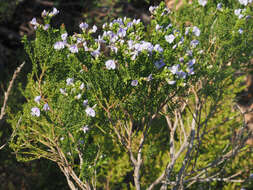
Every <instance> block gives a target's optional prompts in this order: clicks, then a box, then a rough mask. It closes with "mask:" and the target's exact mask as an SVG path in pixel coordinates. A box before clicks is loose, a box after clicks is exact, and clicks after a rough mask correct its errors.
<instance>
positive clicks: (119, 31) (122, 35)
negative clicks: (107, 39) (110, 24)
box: [117, 28, 126, 38]
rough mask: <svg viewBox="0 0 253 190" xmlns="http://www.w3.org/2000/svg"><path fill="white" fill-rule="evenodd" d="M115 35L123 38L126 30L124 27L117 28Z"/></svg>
mask: <svg viewBox="0 0 253 190" xmlns="http://www.w3.org/2000/svg"><path fill="white" fill-rule="evenodd" d="M117 35H118V36H119V37H120V38H124V37H125V36H126V30H125V29H124V28H119V30H118V32H117Z"/></svg>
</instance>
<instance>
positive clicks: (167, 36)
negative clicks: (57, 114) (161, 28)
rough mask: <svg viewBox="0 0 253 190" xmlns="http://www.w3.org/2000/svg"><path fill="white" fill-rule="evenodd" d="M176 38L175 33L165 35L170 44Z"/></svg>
mask: <svg viewBox="0 0 253 190" xmlns="http://www.w3.org/2000/svg"><path fill="white" fill-rule="evenodd" d="M174 39H175V36H174V35H173V34H170V35H166V36H165V40H166V41H167V42H169V43H170V44H171V43H172V42H173V41H174Z"/></svg>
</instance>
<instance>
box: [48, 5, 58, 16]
mask: <svg viewBox="0 0 253 190" xmlns="http://www.w3.org/2000/svg"><path fill="white" fill-rule="evenodd" d="M58 13H59V11H58V10H57V9H56V8H55V7H54V8H53V11H52V12H50V13H49V16H55V15H57V14H58Z"/></svg>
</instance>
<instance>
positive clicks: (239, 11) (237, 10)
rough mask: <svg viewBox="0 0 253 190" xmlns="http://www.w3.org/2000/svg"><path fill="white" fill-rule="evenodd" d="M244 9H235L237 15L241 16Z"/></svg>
mask: <svg viewBox="0 0 253 190" xmlns="http://www.w3.org/2000/svg"><path fill="white" fill-rule="evenodd" d="M241 11H242V9H235V10H234V13H235V15H236V16H239V15H240V14H241Z"/></svg>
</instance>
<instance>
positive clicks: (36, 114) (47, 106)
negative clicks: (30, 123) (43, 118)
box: [31, 96, 50, 117]
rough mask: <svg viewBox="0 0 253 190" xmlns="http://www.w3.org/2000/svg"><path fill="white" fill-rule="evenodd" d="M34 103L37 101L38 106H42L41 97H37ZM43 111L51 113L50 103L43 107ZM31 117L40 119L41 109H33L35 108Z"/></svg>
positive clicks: (32, 109)
mask: <svg viewBox="0 0 253 190" xmlns="http://www.w3.org/2000/svg"><path fill="white" fill-rule="evenodd" d="M34 101H35V102H36V103H37V104H38V105H40V101H41V96H36V97H35V98H34ZM42 110H43V111H49V110H50V108H49V105H48V103H44V105H43V107H42ZM31 115H32V116H36V117H39V116H40V109H39V108H38V107H33V108H31Z"/></svg>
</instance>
